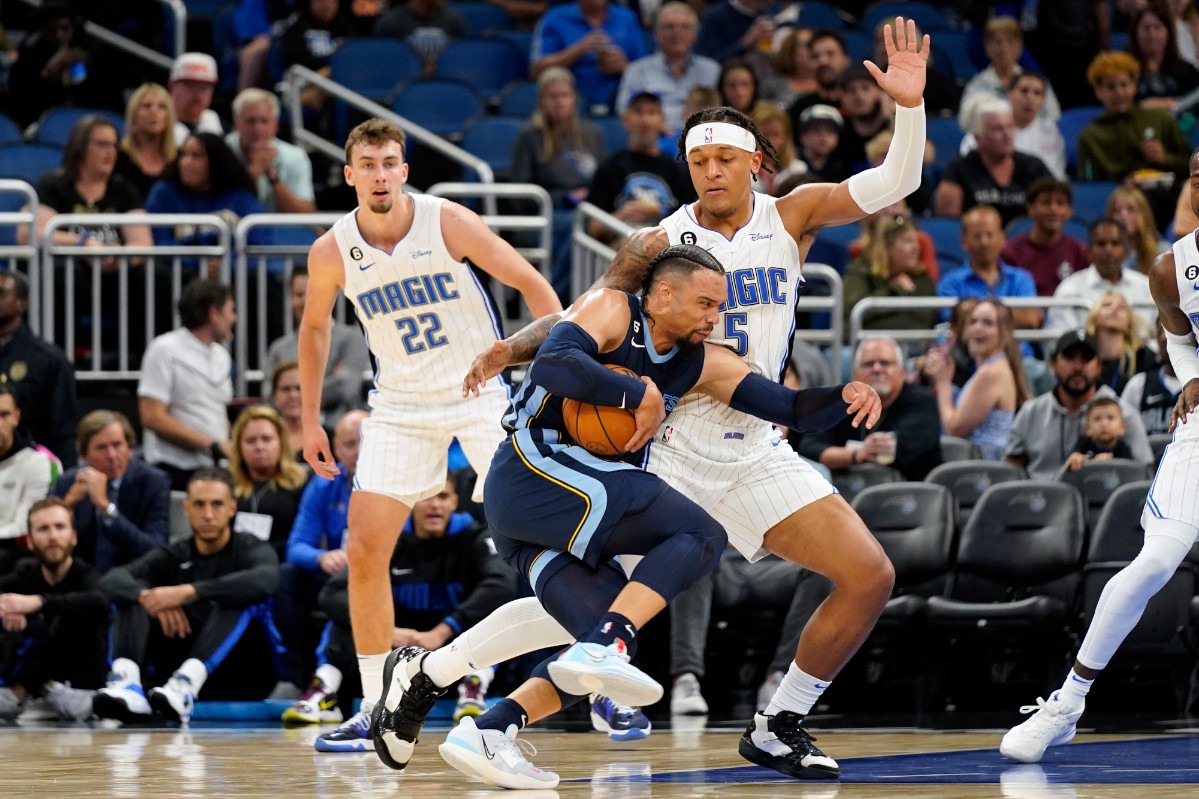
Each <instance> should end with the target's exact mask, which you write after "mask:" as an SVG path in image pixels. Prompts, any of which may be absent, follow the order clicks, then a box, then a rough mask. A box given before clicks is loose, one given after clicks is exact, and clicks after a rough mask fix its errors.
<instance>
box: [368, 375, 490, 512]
mask: <svg viewBox="0 0 1199 799" xmlns="http://www.w3.org/2000/svg"><path fill="white" fill-rule="evenodd" d="M507 408H508V392H507V390H506V389H505V388H504V387H503V386H500V385H499V384H497V383H496V382H494V381H493V382H492V383H491V385H489V386H487V388H485V389H484V390H483V392H482V394H481V395H480V396H478V397H468V398H466V399H463V400H458V401H454V402H449V403H445V404H441V405H394V404H389V403H387V402H384V401H380V399H379V398H378V397H377V396H376V397H375V398H373V401H372V407H371V412H370V416H368V417H367V418H366V419H365V420H364V421H363V422H362V433H361V436H360V439H359V449H358V471H357V473H356V474H355V476H354V488H355V490H358V491H370V492H372V493H376V494H384V495H386V496H389V497H393V498H395V499H398V500H399V501H400V502H403V503H404V504H405V505H407V506H408V507H409V508H411V507H412V505H413V504H414V503H416V502H419V501H420V500H422V499H425V498H427V497H431V496H433V495H434V494H437V493H438V492H440V491H441V490H442V489H443V488H444V487H445V481H446V471H447V469H448V466H449V458H448V451H449V447H450V443H451V442H452V441H453V440H454V439H455V438H457V439H458V443H459V444H460V445H462V451H463V453H464V454H465V455H466V459H467V460H468V461H470V465H471V466H472V467H473V468H474V470H475V472H476V473H477V474H478V475H479V479H478V480H477V481H475V491H474V496H473V497H472V499H474V501H476V502H479V501H481V500H482V499H483V482H484V481H485V480H486V479H487V469H488V467H489V466H490V465H491V456H492V455H494V454H495V450H496V447H498V446H499V445H500V442H501V441H503V440H504V437H505V436H506V433H505V432H504V429H503V428H502V427H500V418H501V417H502V416H503V415H504V411H505V410H507Z"/></svg>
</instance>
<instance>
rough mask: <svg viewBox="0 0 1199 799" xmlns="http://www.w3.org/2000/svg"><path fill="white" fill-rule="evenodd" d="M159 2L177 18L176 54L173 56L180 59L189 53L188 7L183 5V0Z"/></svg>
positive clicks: (159, 0) (163, 0) (160, 0)
mask: <svg viewBox="0 0 1199 799" xmlns="http://www.w3.org/2000/svg"><path fill="white" fill-rule="evenodd" d="M158 2H160V3H162V4H163V5H164V6H166V7H167V10H168V11H170V12H171V15H172V16H173V17H174V18H175V52H174V53H172V54H171V55H173V56H174V57H175V58H178V57H179V56H181V55H183V53H185V52H187V6H185V5H184V4H183V0H158Z"/></svg>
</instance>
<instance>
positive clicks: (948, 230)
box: [919, 217, 966, 275]
mask: <svg viewBox="0 0 1199 799" xmlns="http://www.w3.org/2000/svg"><path fill="white" fill-rule="evenodd" d="M919 224H920V229H921V230H923V231H924V232H925V233H927V234H928V235H929V236H930V237H931V238H932V240H933V246H934V247H935V248H936V250H937V262H938V264H941V258H942V256H944V257H945V259H946V261H951V262H952V263H953V267H954V268H956V267H959V266H961V265H962V262H963V261H964V260H965V258H966V251H965V250H963V249H962V222H961V220H959V219H956V218H953V219H949V218H944V217H929V218H927V219H921V220H920V222H919ZM941 274H942V275H944V274H945V267H944V266H943V265H942V266H941Z"/></svg>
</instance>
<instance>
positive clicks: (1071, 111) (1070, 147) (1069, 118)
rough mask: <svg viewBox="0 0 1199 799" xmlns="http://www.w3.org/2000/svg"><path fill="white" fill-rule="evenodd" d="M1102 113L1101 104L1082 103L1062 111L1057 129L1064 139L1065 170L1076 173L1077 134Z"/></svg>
mask: <svg viewBox="0 0 1199 799" xmlns="http://www.w3.org/2000/svg"><path fill="white" fill-rule="evenodd" d="M1102 113H1103V106H1101V105H1084V106H1079V107H1078V108H1067V109H1066V110H1065V111H1063V112H1062V118H1061V119H1059V120H1058V121H1057V129H1058V130H1059V131H1061V134H1062V138H1063V139H1065V140H1066V170H1067V171H1068V172H1069V173H1070V174H1071V175H1073V174H1076V171H1075V168H1076V167H1077V165H1078V134H1080V133H1082V131H1083V129H1084V128H1086V126H1087V125H1089V124H1091V120H1092V119H1094V118H1095V117H1097V116H1099V115H1100V114H1102Z"/></svg>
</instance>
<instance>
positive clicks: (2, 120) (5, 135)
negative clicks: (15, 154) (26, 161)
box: [0, 114, 22, 147]
mask: <svg viewBox="0 0 1199 799" xmlns="http://www.w3.org/2000/svg"><path fill="white" fill-rule="evenodd" d="M21 140H22V136H21V129H20V128H19V127H17V123H16V122H13V121H12V120H11V119H9V118H8V117H6V116H4V114H0V147H3V146H4V145H6V144H20V143H21Z"/></svg>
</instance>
